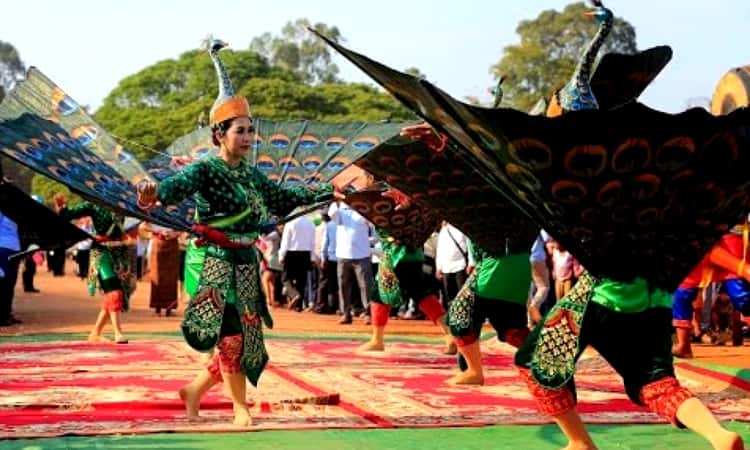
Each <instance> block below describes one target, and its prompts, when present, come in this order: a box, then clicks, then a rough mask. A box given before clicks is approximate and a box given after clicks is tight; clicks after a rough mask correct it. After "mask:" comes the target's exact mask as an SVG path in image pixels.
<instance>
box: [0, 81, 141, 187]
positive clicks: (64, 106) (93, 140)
mask: <svg viewBox="0 0 750 450" xmlns="http://www.w3.org/2000/svg"><path fill="white" fill-rule="evenodd" d="M24 113H31V114H34V115H37V116H39V117H43V118H45V119H48V120H50V121H52V122H56V123H58V124H59V125H60V127H61V128H62V129H64V130H65V131H66V132H67V133H68V134H69V135H70V136H72V137H73V138H74V139H76V140H77V141H78V142H79V143H80V144H81V145H82V146H84V147H85V148H87V149H88V150H89V151H91V152H92V153H94V154H95V155H97V156H98V157H99V158H101V159H102V160H103V161H104V162H106V163H107V164H109V165H111V166H112V167H113V168H114V169H115V170H116V171H117V172H118V173H119V174H121V175H122V176H123V177H124V178H125V179H127V180H129V181H131V182H132V183H133V184H135V183H137V182H138V181H140V180H141V179H143V178H147V177H148V175H147V173H146V172H145V170H144V169H143V167H141V165H140V164H139V163H138V161H137V160H136V158H134V157H133V155H132V154H131V153H130V152H128V151H127V150H126V149H124V148H123V147H122V146H121V145H120V144H118V143H117V142H116V141H115V140H114V139H113V138H112V136H110V135H109V134H108V133H107V131H106V130H105V129H104V128H102V127H101V126H99V124H98V123H96V122H95V121H94V119H93V118H92V117H91V116H89V115H88V113H86V111H85V110H84V109H83V108H81V107H80V106H79V105H78V103H76V101H75V100H73V99H72V98H70V97H69V96H68V95H67V94H66V93H65V91H63V90H62V89H61V88H60V87H59V86H57V85H56V84H55V83H54V82H52V80H50V79H49V78H47V77H46V76H45V75H44V74H43V73H42V72H41V71H39V70H38V69H37V68H35V67H32V68H30V69H29V70H28V72H27V74H26V79H25V80H23V81H21V82H20V83H19V84H18V85H17V86H16V87H15V88H14V89H13V90H12V91H11V92H10V93H9V94H8V95H7V96H6V97H5V99H4V100H3V102H2V107H1V108H0V118H2V119H13V118H16V117H18V116H20V115H22V114H24Z"/></svg>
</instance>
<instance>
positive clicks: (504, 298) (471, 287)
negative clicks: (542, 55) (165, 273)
mask: <svg viewBox="0 0 750 450" xmlns="http://www.w3.org/2000/svg"><path fill="white" fill-rule="evenodd" d="M504 81H505V76H501V77H500V79H499V81H498V83H497V85H496V86H495V87H494V88H493V90H492V94H493V97H494V100H493V108H498V107H500V104H501V102H502V99H503V88H502V84H503V82H504ZM402 135H404V136H406V137H410V138H413V139H418V140H420V141H422V142H423V143H424V144H425V145H426V146H427V147H428V148H430V150H431V151H433V152H436V153H437V152H443V151H445V150H446V147H447V146H448V145H455V144H453V143H450V142H447V141H446V139H445V136H439V135H438V134H436V133H435V132H434V130H433V129H432V127H430V126H429V125H426V124H420V125H415V126H411V127H406V128H404V129H403V130H402ZM528 225H529V226H531V224H528ZM508 250H509V249H508ZM468 255H469V267H471V268H472V269H471V274H470V275H469V278H468V279H467V280H466V282H465V283H464V285H463V286H462V287H461V289H460V291H459V292H458V294H457V295H456V298H455V299H454V300H453V301H452V302H451V306H450V309H449V311H448V320H447V321H448V325H449V328H450V332H451V335H452V336H453V341H454V345H455V346H456V347H457V349H458V352H459V353H460V357H459V368H460V369H461V371H460V372H459V373H458V374H456V375H454V376H453V377H451V378H450V379H449V380H448V382H449V383H451V384H475V385H481V384H484V370H483V368H482V352H481V348H480V340H479V338H480V334H481V331H482V325H483V324H484V322H485V321H486V320H489V322H490V324H491V325H492V327H493V328H494V329H495V331H496V332H497V337H498V339H500V340H501V341H503V342H507V343H508V344H510V345H512V346H513V347H515V348H518V347H520V346H521V344H522V343H523V342H524V340H525V339H526V336H528V334H529V329H528V328H527V327H526V323H527V318H526V302H527V298H528V286H529V283H530V282H531V268H530V265H529V255H528V253H524V252H514V253H510V251H506V253H505V254H493V253H491V252H489V251H486V250H484V249H482V248H481V247H479V246H478V245H477V244H476V243H474V242H472V241H470V248H469V252H468Z"/></svg>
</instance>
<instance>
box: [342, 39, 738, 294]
mask: <svg viewBox="0 0 750 450" xmlns="http://www.w3.org/2000/svg"><path fill="white" fill-rule="evenodd" d="M329 44H330V45H332V46H333V47H334V48H336V49H337V51H339V52H341V53H342V54H343V55H344V56H345V57H347V58H348V59H350V60H351V61H353V62H354V63H355V64H357V65H358V66H359V67H360V68H362V69H363V70H364V71H365V72H367V73H368V74H369V75H370V76H372V77H373V78H374V79H375V80H377V81H378V82H379V83H381V84H382V85H383V86H384V87H385V88H386V89H388V90H389V91H391V92H392V93H393V94H394V95H395V96H396V97H397V98H398V99H400V100H401V101H402V102H404V103H405V104H406V106H408V107H409V108H411V109H412V110H414V111H415V112H417V113H418V114H420V115H421V116H423V117H424V118H425V119H426V120H427V121H428V122H430V123H431V124H432V125H433V126H435V127H437V128H439V129H440V130H441V131H443V132H445V133H447V134H448V135H449V136H450V137H451V138H452V139H453V140H454V141H455V142H457V143H459V144H460V148H459V151H460V152H461V154H462V158H463V159H464V160H465V161H466V162H467V164H469V165H470V166H471V167H472V168H474V169H475V170H476V171H477V172H478V173H480V174H481V175H482V177H483V178H484V179H485V181H486V182H487V183H488V184H489V185H490V186H491V187H492V188H493V189H494V190H496V191H497V192H498V193H499V194H501V195H504V196H506V197H507V198H508V199H509V200H510V201H511V202H512V203H513V204H514V205H515V206H516V207H517V208H519V209H520V210H521V211H523V212H525V213H526V214H528V215H529V216H530V217H531V218H533V219H534V221H535V222H536V223H538V224H540V225H541V226H542V227H543V228H544V229H546V230H547V231H549V232H550V234H551V235H552V236H553V237H555V238H556V239H557V240H558V241H560V242H561V243H562V245H563V246H565V247H566V248H567V249H568V250H570V251H571V253H573V254H574V255H575V256H576V258H578V259H579V261H581V263H582V264H583V265H584V266H585V267H586V268H587V269H588V270H589V271H590V272H592V273H593V274H594V275H595V276H601V277H609V278H612V279H615V280H621V281H629V280H632V279H633V278H635V277H642V278H645V279H646V280H648V281H650V282H651V283H652V285H654V286H658V287H662V288H664V289H666V290H672V289H674V288H675V287H676V286H677V285H678V284H679V282H680V281H681V280H682V279H683V278H684V277H685V276H686V275H687V274H688V273H689V271H690V270H691V269H692V268H693V267H694V266H695V265H696V264H697V263H698V261H699V260H700V259H701V258H702V257H703V255H705V253H706V252H707V251H708V250H709V249H710V248H711V247H712V246H713V245H714V244H715V243H716V242H717V241H718V239H719V238H720V237H721V235H722V234H723V233H725V232H726V231H727V230H729V229H730V228H731V227H732V226H733V225H734V224H736V223H738V222H740V221H742V220H743V219H744V218H745V216H746V214H747V212H748V211H750V176H748V174H747V170H746V168H747V164H748V163H750V110H748V109H745V108H743V109H739V110H737V111H735V112H733V113H731V114H729V115H726V116H722V117H713V116H711V115H710V114H708V113H707V112H706V111H704V110H701V109H692V110H688V111H686V112H684V113H682V114H677V115H671V114H665V113H661V112H658V111H654V110H652V109H650V108H648V107H646V106H643V105H641V104H639V103H629V104H626V105H625V106H623V107H620V108H616V109H614V110H608V111H605V110H602V111H596V110H590V111H578V112H571V113H568V114H565V115H563V116H561V117H557V118H554V119H550V118H546V117H537V116H530V115H528V114H525V113H522V112H519V111H514V110H508V109H498V110H488V109H485V108H479V107H474V106H471V105H467V104H464V103H462V102H459V101H457V100H455V99H453V98H452V97H450V96H449V95H448V94H446V93H445V92H443V91H441V90H440V89H438V88H436V87H435V86H433V85H431V84H430V83H428V82H425V81H422V82H420V81H419V80H416V79H414V78H413V77H410V76H408V75H405V74H402V73H400V72H397V71H395V70H392V69H390V68H388V67H386V66H384V65H382V64H379V63H377V62H375V61H372V60H370V59H368V58H366V57H364V56H362V55H359V54H357V53H354V52H351V51H349V50H346V49H344V48H342V47H341V46H339V45H337V44H335V43H333V42H330V41H329Z"/></svg>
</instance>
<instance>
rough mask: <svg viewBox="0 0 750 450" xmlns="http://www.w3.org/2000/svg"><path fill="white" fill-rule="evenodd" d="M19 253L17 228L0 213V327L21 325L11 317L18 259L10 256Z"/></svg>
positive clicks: (19, 245)
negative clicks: (10, 258) (12, 258)
mask: <svg viewBox="0 0 750 450" xmlns="http://www.w3.org/2000/svg"><path fill="white" fill-rule="evenodd" d="M20 251H21V239H20V238H19V236H18V226H17V225H16V223H15V222H13V221H12V220H10V218H8V217H6V216H5V215H3V214H2V213H0V327H7V326H11V325H15V324H18V323H21V321H20V320H18V319H16V318H15V317H14V316H13V296H14V294H15V288H16V280H17V279H18V263H19V261H18V258H15V259H14V260H12V261H11V260H9V259H8V258H9V257H10V255H13V254H15V253H18V252H20Z"/></svg>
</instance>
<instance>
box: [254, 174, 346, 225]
mask: <svg viewBox="0 0 750 450" xmlns="http://www.w3.org/2000/svg"><path fill="white" fill-rule="evenodd" d="M253 171H254V172H255V179H256V189H258V192H260V195H261V196H262V197H263V200H264V201H265V203H266V206H267V207H268V209H269V211H271V213H272V214H274V215H277V216H286V215H287V214H289V213H291V212H292V211H293V210H294V208H296V207H298V206H303V205H310V204H312V203H315V202H316V201H322V200H324V199H325V198H326V197H327V196H330V195H331V193H332V192H333V186H332V185H331V184H329V183H321V184H319V185H318V187H317V189H315V190H312V189H310V188H307V187H305V186H293V187H281V186H279V185H278V184H276V183H275V182H273V181H271V180H269V179H268V177H266V176H265V175H264V174H263V173H262V172H260V171H259V170H257V169H255V168H254V169H253Z"/></svg>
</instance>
